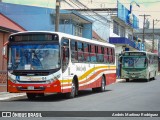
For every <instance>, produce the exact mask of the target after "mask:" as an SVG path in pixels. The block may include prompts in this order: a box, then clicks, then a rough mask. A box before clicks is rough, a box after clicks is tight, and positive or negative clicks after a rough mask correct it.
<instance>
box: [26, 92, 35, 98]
mask: <svg viewBox="0 0 160 120" xmlns="http://www.w3.org/2000/svg"><path fill="white" fill-rule="evenodd" d="M26 95H27V98H28V99H29V100H34V99H35V98H36V94H35V93H26Z"/></svg>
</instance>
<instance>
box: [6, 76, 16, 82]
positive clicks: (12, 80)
mask: <svg viewBox="0 0 160 120" xmlns="http://www.w3.org/2000/svg"><path fill="white" fill-rule="evenodd" d="M8 79H9V80H10V81H11V82H13V83H18V81H17V80H14V79H12V78H11V77H9V78H8Z"/></svg>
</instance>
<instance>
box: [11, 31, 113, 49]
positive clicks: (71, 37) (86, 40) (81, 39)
mask: <svg viewBox="0 0 160 120" xmlns="http://www.w3.org/2000/svg"><path fill="white" fill-rule="evenodd" d="M25 33H26V34H27V33H51V34H54V33H56V34H58V35H59V37H61V38H62V37H64V38H65V37H66V38H70V39H73V40H74V39H75V40H79V41H82V42H89V43H94V44H98V45H104V46H110V47H115V45H113V44H110V43H107V42H100V41H96V40H92V39H87V38H82V37H78V36H74V35H70V34H66V33H61V32H52V31H24V32H17V33H13V34H11V35H18V34H25ZM11 35H10V36H11Z"/></svg>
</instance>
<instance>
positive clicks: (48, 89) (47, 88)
mask: <svg viewBox="0 0 160 120" xmlns="http://www.w3.org/2000/svg"><path fill="white" fill-rule="evenodd" d="M8 92H11V93H19V92H27V93H59V92H61V84H60V81H59V80H55V81H54V82H52V83H49V84H45V83H44V84H42V83H41V84H38V83H27V84H22V83H13V82H12V81H10V80H8Z"/></svg>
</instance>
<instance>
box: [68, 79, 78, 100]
mask: <svg viewBox="0 0 160 120" xmlns="http://www.w3.org/2000/svg"><path fill="white" fill-rule="evenodd" d="M77 90H78V89H77V85H76V82H75V80H72V86H71V92H69V93H67V94H66V97H67V98H68V99H71V98H74V97H75V96H76V93H77Z"/></svg>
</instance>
